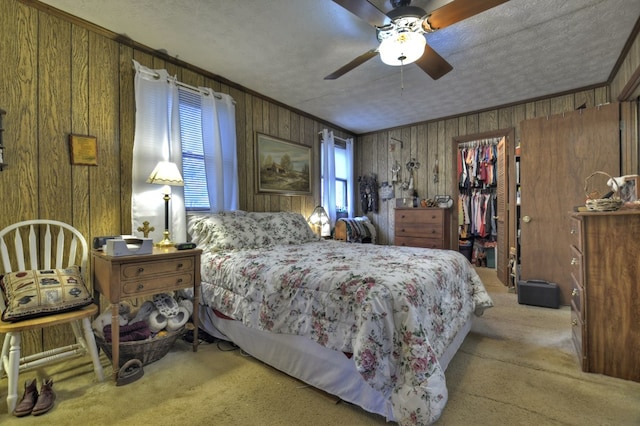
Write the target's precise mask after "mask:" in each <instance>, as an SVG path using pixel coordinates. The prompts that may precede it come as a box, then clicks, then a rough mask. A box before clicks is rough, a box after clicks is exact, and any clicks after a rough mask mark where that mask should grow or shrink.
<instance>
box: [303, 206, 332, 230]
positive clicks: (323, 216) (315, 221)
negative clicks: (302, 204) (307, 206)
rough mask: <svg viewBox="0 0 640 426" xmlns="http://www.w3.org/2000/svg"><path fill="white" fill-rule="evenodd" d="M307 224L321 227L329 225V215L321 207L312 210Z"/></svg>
mask: <svg viewBox="0 0 640 426" xmlns="http://www.w3.org/2000/svg"><path fill="white" fill-rule="evenodd" d="M308 221H309V223H310V224H312V225H316V226H322V225H324V224H326V223H329V215H328V214H327V212H326V211H325V210H324V208H323V207H322V206H317V207H316V208H315V209H313V213H311V216H309V219H308Z"/></svg>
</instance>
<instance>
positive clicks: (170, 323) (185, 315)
mask: <svg viewBox="0 0 640 426" xmlns="http://www.w3.org/2000/svg"><path fill="white" fill-rule="evenodd" d="M187 321H189V311H188V310H187V308H185V307H184V306H180V307H179V308H178V315H176V316H175V317H171V318H169V319H167V327H166V329H167V331H176V330H179V329H180V328H181V327H182V326H183V325H185V324H186V323H187Z"/></svg>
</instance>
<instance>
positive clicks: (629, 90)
mask: <svg viewBox="0 0 640 426" xmlns="http://www.w3.org/2000/svg"><path fill="white" fill-rule="evenodd" d="M638 86H640V67H638V68H636V70H635V71H634V73H633V74H632V75H631V78H629V81H628V82H627V84H625V85H624V87H623V88H622V91H621V92H620V94H619V95H618V101H619V102H625V101H631V100H633V99H632V97H633V94H634V93H635V91H636V89H637V88H638Z"/></svg>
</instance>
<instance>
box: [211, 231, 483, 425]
mask: <svg viewBox="0 0 640 426" xmlns="http://www.w3.org/2000/svg"><path fill="white" fill-rule="evenodd" d="M202 282H203V284H202V300H203V302H204V303H206V304H208V305H209V306H210V307H212V308H214V309H216V310H218V311H220V312H221V313H223V314H224V315H226V316H229V317H231V318H233V319H236V320H239V321H242V322H243V323H244V324H245V325H247V326H249V327H255V328H258V329H261V330H267V331H270V332H274V333H287V334H296V335H301V336H307V337H308V338H310V339H312V340H314V341H315V342H317V343H319V344H320V345H323V346H325V347H328V348H330V349H334V350H337V351H343V352H349V353H353V359H354V361H355V364H356V368H357V370H358V371H359V373H360V374H361V375H362V377H363V378H364V379H365V380H366V382H367V383H369V385H370V386H372V387H373V388H375V389H377V390H379V391H381V392H383V394H385V395H389V397H390V399H391V403H392V407H393V414H394V417H395V418H396V420H397V421H398V422H399V423H400V424H403V425H414V424H415V425H418V424H430V423H432V422H434V421H435V420H437V419H438V417H439V416H440V414H441V412H442V410H443V408H444V406H445V405H446V402H447V388H446V383H445V376H444V371H443V370H442V368H441V367H440V364H439V363H438V357H439V356H440V355H441V354H442V353H443V352H444V350H445V348H446V347H447V345H449V343H451V341H452V339H453V338H454V337H455V335H456V333H457V331H458V329H459V328H460V327H462V325H463V324H464V323H465V322H466V321H467V319H468V318H469V316H470V315H471V314H472V313H475V314H476V315H481V314H482V312H483V310H484V309H485V308H487V307H490V306H492V301H491V299H490V297H489V295H488V294H487V293H486V291H485V289H484V286H483V284H482V282H481V280H480V278H479V277H478V275H477V274H476V272H475V270H474V269H473V268H472V267H471V265H470V264H469V262H468V261H467V259H466V258H465V257H464V256H463V255H461V254H460V253H458V252H454V251H448V250H430V249H419V248H412V247H396V246H380V245H371V244H346V243H340V242H336V241H317V242H309V243H305V244H292V245H276V246H272V247H270V248H269V249H268V250H265V249H248V250H227V251H217V252H207V253H204V254H203V258H202Z"/></svg>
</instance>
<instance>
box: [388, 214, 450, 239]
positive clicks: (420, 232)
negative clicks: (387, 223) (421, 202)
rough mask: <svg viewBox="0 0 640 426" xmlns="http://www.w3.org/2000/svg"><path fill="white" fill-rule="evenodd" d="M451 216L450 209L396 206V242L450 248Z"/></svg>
mask: <svg viewBox="0 0 640 426" xmlns="http://www.w3.org/2000/svg"><path fill="white" fill-rule="evenodd" d="M450 216H451V211H450V210H449V209H441V208H425V207H416V208H402V207H396V210H395V228H394V231H395V240H394V244H395V245H397V246H411V247H426V248H437V249H449V248H450V247H451V242H450V234H451V232H450V225H449V224H450Z"/></svg>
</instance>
